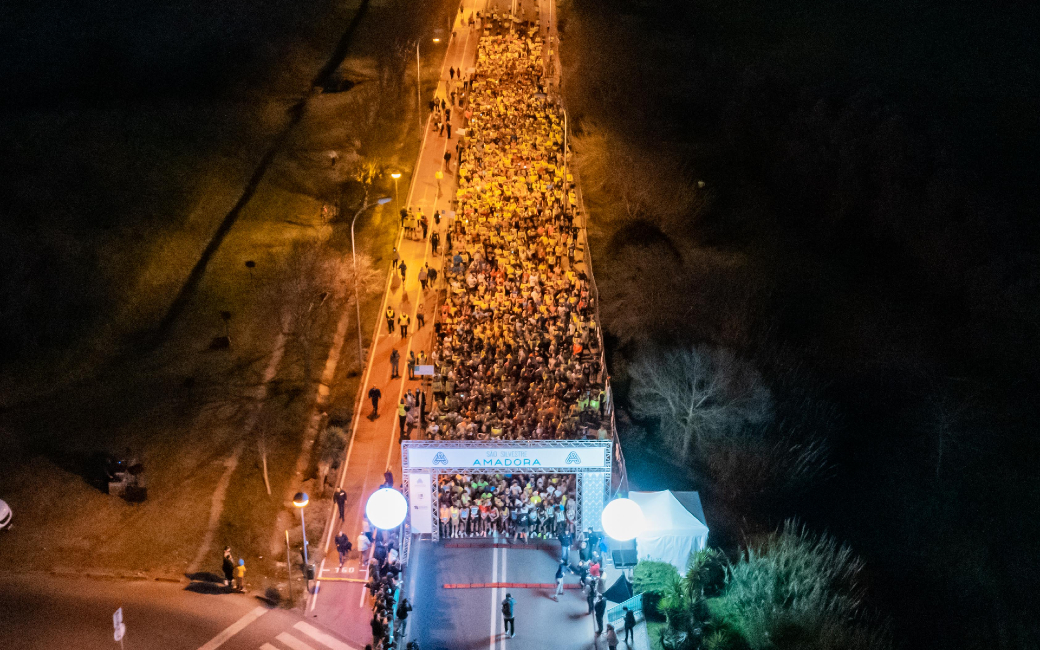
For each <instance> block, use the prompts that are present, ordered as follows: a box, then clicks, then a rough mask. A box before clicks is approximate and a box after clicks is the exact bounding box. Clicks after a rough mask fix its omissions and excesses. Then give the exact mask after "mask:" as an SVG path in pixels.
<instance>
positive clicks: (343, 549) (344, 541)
mask: <svg viewBox="0 0 1040 650" xmlns="http://www.w3.org/2000/svg"><path fill="white" fill-rule="evenodd" d="M353 546H354V545H353V544H351V543H350V538H349V537H347V534H346V533H344V532H343V531H342V530H341V531H339V535H336V551H338V552H339V566H340V567H341V568H342V567H343V563H344V562H346V560H347V553H349V552H350V549H351V548H353Z"/></svg>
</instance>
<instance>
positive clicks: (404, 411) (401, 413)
mask: <svg viewBox="0 0 1040 650" xmlns="http://www.w3.org/2000/svg"><path fill="white" fill-rule="evenodd" d="M407 418H408V405H407V404H405V403H404V398H403V397H402V398H401V401H400V402H398V404H397V421H398V423H399V424H400V425H401V433H402V434H404V425H405V420H407Z"/></svg>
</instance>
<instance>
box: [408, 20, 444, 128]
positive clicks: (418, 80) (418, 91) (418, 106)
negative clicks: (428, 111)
mask: <svg viewBox="0 0 1040 650" xmlns="http://www.w3.org/2000/svg"><path fill="white" fill-rule="evenodd" d="M440 31H441V30H440V28H439V27H438V28H437V29H435V30H434V33H438V32H440ZM449 31H450V30H449ZM433 42H434V43H440V42H441V39H439V38H437V37H434V39H433ZM415 112H416V115H417V117H418V120H419V139H420V140H422V132H423V122H422V72H421V71H420V67H419V41H418V40H417V41H415Z"/></svg>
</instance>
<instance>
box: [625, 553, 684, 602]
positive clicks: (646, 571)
mask: <svg viewBox="0 0 1040 650" xmlns="http://www.w3.org/2000/svg"><path fill="white" fill-rule="evenodd" d="M678 581H679V571H678V569H676V568H675V567H674V566H672V565H671V564H668V563H667V562H654V561H652V560H642V561H640V562H639V564H637V565H636V568H635V570H634V571H633V572H632V585H633V587H634V588H635V590H636V593H638V594H655V595H657V596H664V595H665V593H666V592H667V591H668V589H669V588H670V587H671V586H672V585H673V584H674V583H676V582H678Z"/></svg>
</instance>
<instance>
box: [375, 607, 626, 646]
mask: <svg viewBox="0 0 1040 650" xmlns="http://www.w3.org/2000/svg"><path fill="white" fill-rule="evenodd" d="M371 625H372V647H373V648H378V647H380V646H381V645H382V643H383V635H384V634H386V628H385V627H384V626H383V621H382V620H381V619H380V618H379V614H373V615H372V623H371ZM615 640H616V638H615ZM615 646H616V644H615Z"/></svg>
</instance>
